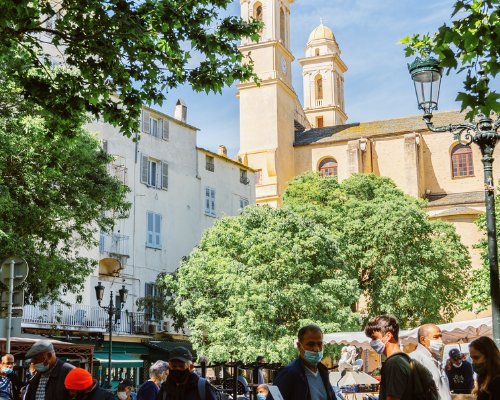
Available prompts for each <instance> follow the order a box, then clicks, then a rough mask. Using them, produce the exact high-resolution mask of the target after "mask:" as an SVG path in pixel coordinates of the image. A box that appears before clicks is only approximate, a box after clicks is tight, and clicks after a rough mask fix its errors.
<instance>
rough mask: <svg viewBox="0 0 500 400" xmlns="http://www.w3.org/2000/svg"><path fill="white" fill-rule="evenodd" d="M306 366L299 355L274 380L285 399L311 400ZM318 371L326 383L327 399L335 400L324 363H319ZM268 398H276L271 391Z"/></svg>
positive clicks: (268, 399) (270, 399)
mask: <svg viewBox="0 0 500 400" xmlns="http://www.w3.org/2000/svg"><path fill="white" fill-rule="evenodd" d="M304 368H305V366H304V363H303V361H302V359H301V358H300V357H299V358H297V359H296V360H295V361H294V362H292V363H290V364H288V365H287V366H286V367H285V368H283V369H282V370H281V371H280V373H279V374H278V376H277V377H276V379H275V380H274V382H273V385H274V386H277V387H278V389H279V390H280V392H281V395H282V396H283V400H311V393H310V392H309V383H308V382H307V376H306V371H305V369H304ZM318 371H319V374H320V376H321V380H322V381H323V384H324V385H325V389H326V397H327V399H328V400H335V399H336V397H335V392H334V391H333V388H332V385H331V384H330V380H329V378H328V369H327V368H326V367H325V366H324V365H323V364H321V363H319V364H318ZM266 400H274V399H273V396H272V395H271V393H269V395H268V396H267V399H266Z"/></svg>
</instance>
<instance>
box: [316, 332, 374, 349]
mask: <svg viewBox="0 0 500 400" xmlns="http://www.w3.org/2000/svg"><path fill="white" fill-rule="evenodd" d="M323 341H324V342H325V343H328V344H346V345H351V346H356V347H361V348H362V349H364V350H371V349H372V348H371V346H370V342H371V339H370V338H368V337H366V334H365V332H364V331H361V332H337V333H328V334H326V335H323Z"/></svg>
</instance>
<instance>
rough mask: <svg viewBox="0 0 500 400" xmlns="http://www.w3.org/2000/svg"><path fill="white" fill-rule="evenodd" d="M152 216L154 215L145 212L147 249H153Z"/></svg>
mask: <svg viewBox="0 0 500 400" xmlns="http://www.w3.org/2000/svg"><path fill="white" fill-rule="evenodd" d="M154 216H155V213H154V212H151V211H148V212H147V221H146V225H147V227H146V230H147V238H146V245H147V246H148V247H154V246H153V243H154Z"/></svg>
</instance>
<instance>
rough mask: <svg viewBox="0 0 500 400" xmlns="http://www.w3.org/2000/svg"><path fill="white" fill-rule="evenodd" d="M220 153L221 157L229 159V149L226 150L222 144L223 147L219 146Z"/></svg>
mask: <svg viewBox="0 0 500 400" xmlns="http://www.w3.org/2000/svg"><path fill="white" fill-rule="evenodd" d="M218 153H219V156H224V157H227V149H226V146H224V145H222V144H221V145H220V146H219V151H218Z"/></svg>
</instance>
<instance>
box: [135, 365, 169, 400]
mask: <svg viewBox="0 0 500 400" xmlns="http://www.w3.org/2000/svg"><path fill="white" fill-rule="evenodd" d="M167 375H168V362H166V361H161V360H159V361H156V362H155V363H154V364H153V365H152V366H151V368H150V369H149V377H150V379H149V380H148V381H146V382H144V383H143V384H142V386H141V387H140V388H139V391H138V392H137V400H155V399H156V396H157V395H158V392H159V391H160V387H161V385H162V384H163V382H165V381H166V380H167Z"/></svg>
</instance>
